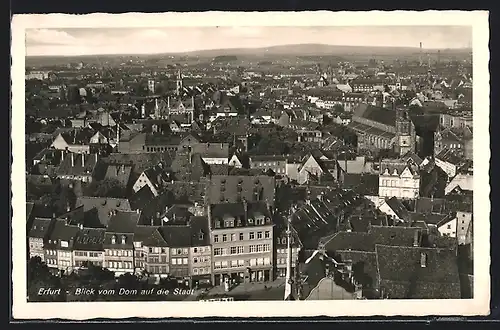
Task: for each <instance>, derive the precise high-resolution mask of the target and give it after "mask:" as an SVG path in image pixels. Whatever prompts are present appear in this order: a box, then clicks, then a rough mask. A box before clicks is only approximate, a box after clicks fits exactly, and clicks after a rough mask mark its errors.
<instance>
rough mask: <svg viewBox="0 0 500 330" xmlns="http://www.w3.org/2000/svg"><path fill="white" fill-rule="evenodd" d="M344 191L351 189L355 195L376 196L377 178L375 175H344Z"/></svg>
mask: <svg viewBox="0 0 500 330" xmlns="http://www.w3.org/2000/svg"><path fill="white" fill-rule="evenodd" d="M343 188H344V189H352V190H353V191H355V192H356V193H359V194H362V195H366V196H377V195H378V188H379V176H378V175H377V174H351V173H346V174H344V182H343Z"/></svg>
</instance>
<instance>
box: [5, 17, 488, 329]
mask: <svg viewBox="0 0 500 330" xmlns="http://www.w3.org/2000/svg"><path fill="white" fill-rule="evenodd" d="M428 22H430V23H431V24H428ZM331 25H335V26H355V25H365V26H375V25H379V26H380V25H385V26H387V25H391V26H401V25H432V26H437V25H440V26H442V25H455V26H456V25H468V26H473V77H474V78H473V100H474V113H473V130H474V170H475V173H474V186H475V188H476V189H475V191H474V218H475V223H474V299H466V300H360V301H358V300H355V301H349V300H342V301H335V300H329V301H287V302H285V301H245V302H230V303H203V302H95V303H93V302H91V303H83V302H82V303H76V302H75V303H69V302H68V303H28V302H27V299H26V287H27V283H26V241H25V240H26V207H25V202H26V197H25V196H26V194H25V192H26V191H25V189H26V187H25V184H24V182H25V161H24V153H25V147H24V146H25V141H24V132H25V125H24V111H22V110H23V109H24V105H25V104H24V74H25V30H26V29H29V28H63V27H64V28H71V27H80V28H85V27H87V28H92V27H93V28H96V27H124V28H125V27H126V28H133V27H156V28H157V27H168V26H331ZM488 42H489V23H488V12H486V11H469V12H467V11H426V12H412V11H392V12H390V11H371V12H335V13H334V12H326V11H317V12H254V13H243V12H240V13H235V12H199V13H163V14H144V13H127V14H105V13H98V14H90V15H67V14H44V15H38V14H37V15H15V16H14V17H13V19H12V46H11V49H12V54H11V56H12V135H11V136H12V150H13V164H12V173H11V180H12V193H13V198H12V208H13V221H12V233H13V237H12V264H13V272H12V282H13V283H12V284H13V317H14V318H16V319H51V318H59V319H72V320H84V319H91V318H98V317H99V318H117V319H118V318H129V317H144V318H169V317H304V316H375V315H384V316H398V315H405V316H406V315H408V316H425V315H463V316H467V315H486V314H488V313H489V300H490V223H489V218H490V202H489V201H490V198H489V194H490V185H489V163H490V148H489V145H490V143H489V141H490V139H489V109H490V102H489V93H490V87H489V79H490V78H489V69H488V65H489V48H488ZM219 304H226V305H225V306H224V308H221V306H220V305H219Z"/></svg>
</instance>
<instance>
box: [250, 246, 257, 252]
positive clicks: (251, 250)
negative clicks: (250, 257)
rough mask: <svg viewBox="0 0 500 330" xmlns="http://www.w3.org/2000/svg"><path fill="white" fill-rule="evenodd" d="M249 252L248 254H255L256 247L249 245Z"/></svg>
mask: <svg viewBox="0 0 500 330" xmlns="http://www.w3.org/2000/svg"><path fill="white" fill-rule="evenodd" d="M249 252H250V253H255V252H257V245H250V249H249Z"/></svg>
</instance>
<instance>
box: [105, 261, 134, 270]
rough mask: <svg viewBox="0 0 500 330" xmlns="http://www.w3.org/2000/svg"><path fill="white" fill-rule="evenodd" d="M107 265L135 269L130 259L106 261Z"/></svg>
mask: <svg viewBox="0 0 500 330" xmlns="http://www.w3.org/2000/svg"><path fill="white" fill-rule="evenodd" d="M104 265H105V267H107V268H114V269H121V268H124V269H133V268H134V267H133V265H132V263H131V262H129V261H124V262H122V261H108V262H105V263H104Z"/></svg>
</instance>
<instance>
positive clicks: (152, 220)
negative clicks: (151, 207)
mask: <svg viewBox="0 0 500 330" xmlns="http://www.w3.org/2000/svg"><path fill="white" fill-rule="evenodd" d="M154 225H155V221H154V218H153V217H151V227H152V226H154Z"/></svg>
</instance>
